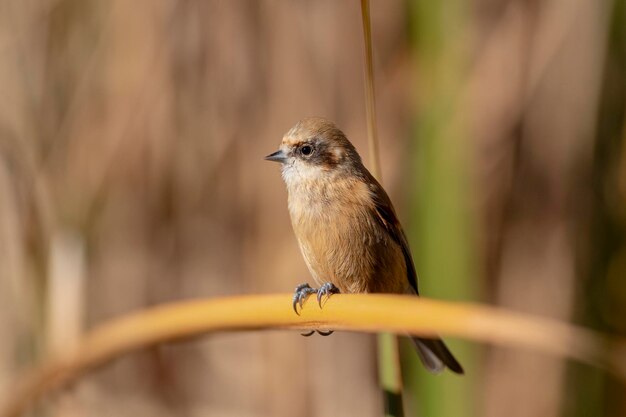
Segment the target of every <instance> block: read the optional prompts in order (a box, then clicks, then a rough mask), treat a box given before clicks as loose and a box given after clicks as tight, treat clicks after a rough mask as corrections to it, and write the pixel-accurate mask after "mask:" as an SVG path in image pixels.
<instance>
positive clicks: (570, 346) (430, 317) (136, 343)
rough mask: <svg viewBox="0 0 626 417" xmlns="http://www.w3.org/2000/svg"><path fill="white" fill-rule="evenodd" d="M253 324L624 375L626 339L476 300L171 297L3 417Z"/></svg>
mask: <svg viewBox="0 0 626 417" xmlns="http://www.w3.org/2000/svg"><path fill="white" fill-rule="evenodd" d="M255 329H256V330H259V329H298V330H302V329H322V330H330V329H333V330H349V331H360V332H390V333H395V334H414V335H434V334H440V335H450V336H457V337H462V338H466V339H470V340H474V341H481V342H490V343H496V344H501V345H507V346H514V347H522V348H530V349H535V350H539V351H544V352H547V353H551V354H555V355H558V356H565V357H569V358H573V359H577V360H579V361H583V362H587V363H590V364H594V365H596V366H601V367H604V368H607V369H609V370H611V371H612V372H613V373H614V374H616V375H618V376H620V377H621V378H623V379H624V380H626V364H625V360H624V355H623V353H624V350H625V349H624V346H626V343H625V342H623V341H617V340H610V339H608V338H607V337H605V336H602V335H600V334H597V333H594V332H592V331H589V330H585V329H583V328H580V327H575V326H571V325H568V324H565V323H561V322H557V321H554V320H548V319H542V318H539V317H533V316H529V315H524V314H519V313H513V312H510V311H506V310H503V309H498V308H493V307H487V306H481V305H477V304H461V303H450V302H443V301H434V300H430V299H425V298H422V297H420V298H417V297H411V296H400V295H382V294H338V295H334V296H333V297H332V298H331V299H329V300H328V301H327V302H325V303H324V306H323V309H320V308H319V307H318V306H317V303H316V302H315V301H314V300H309V301H307V302H306V303H305V305H304V308H303V310H302V314H301V315H296V314H294V312H293V310H292V308H291V295H290V294H280V295H258V296H241V297H229V298H216V299H208V300H197V301H187V302H178V303H172V304H166V305H162V306H159V307H155V308H151V309H148V310H144V311H140V312H137V313H134V314H129V315H125V316H123V317H121V318H119V319H115V320H112V321H110V322H108V323H104V324H102V325H100V326H99V327H96V328H95V329H93V330H92V331H91V332H90V333H88V334H87V335H86V336H85V337H84V338H83V340H82V341H81V342H80V343H79V344H78V345H77V346H76V347H75V348H74V349H73V350H71V351H67V352H63V354H61V355H57V356H54V357H49V358H48V359H47V360H46V361H44V363H43V364H42V365H41V366H40V367H38V368H37V369H35V370H33V371H32V372H31V373H30V374H28V375H26V376H25V377H24V378H23V379H22V380H21V382H20V384H18V385H17V388H16V390H15V392H10V393H7V394H8V395H7V397H6V398H7V403H6V404H4V406H3V407H0V417H15V416H18V415H21V414H22V413H23V412H24V411H25V410H26V409H27V408H28V407H29V406H31V405H32V404H33V403H34V402H35V401H36V400H37V399H39V398H40V397H41V396H43V395H44V394H47V393H49V392H50V391H52V390H54V389H58V388H61V387H63V386H65V385H67V384H69V383H70V382H73V381H74V380H76V379H78V378H79V377H80V376H81V375H82V374H83V373H85V372H86V371H88V370H91V369H93V368H95V367H97V366H101V365H103V364H105V363H107V362H109V361H111V360H113V359H116V358H119V357H121V356H123V355H125V354H128V353H129V352H132V351H135V350H138V349H142V348H146V347H149V346H153V345H156V344H160V343H164V342H171V341H175V340H181V339H186V338H192V337H197V336H200V335H203V334H207V333H210V332H220V331H241V330H255ZM294 337H296V336H295V335H294ZM609 348H613V349H612V350H609ZM618 348H619V349H618ZM620 351H621V354H620Z"/></svg>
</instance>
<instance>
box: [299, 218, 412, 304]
mask: <svg viewBox="0 0 626 417" xmlns="http://www.w3.org/2000/svg"><path fill="white" fill-rule="evenodd" d="M349 220H350V219H349ZM296 234H297V236H298V241H299V243H300V248H301V250H302V254H303V256H304V259H305V261H306V263H307V266H308V267H309V270H310V272H311V274H312V275H313V278H314V279H315V281H316V283H317V284H318V285H322V284H324V283H326V282H332V283H333V284H335V286H337V287H338V288H339V290H340V291H341V292H344V293H360V292H397V293H402V292H404V291H405V289H406V286H407V282H408V281H407V279H406V266H405V263H404V262H405V261H404V258H403V256H402V253H401V249H400V247H399V245H397V244H396V243H395V242H394V241H392V240H391V239H390V238H389V237H388V236H387V235H386V234H384V233H382V231H380V230H378V229H377V228H376V225H375V224H368V223H364V222H359V221H356V220H355V221H353V222H350V221H345V218H344V219H343V222H333V221H326V222H318V223H316V226H315V227H312V228H310V229H306V230H299V231H298V232H297V233H296Z"/></svg>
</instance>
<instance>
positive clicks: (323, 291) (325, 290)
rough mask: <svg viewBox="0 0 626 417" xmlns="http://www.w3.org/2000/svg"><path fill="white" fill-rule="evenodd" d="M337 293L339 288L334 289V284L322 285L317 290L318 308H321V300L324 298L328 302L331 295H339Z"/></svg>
mask: <svg viewBox="0 0 626 417" xmlns="http://www.w3.org/2000/svg"><path fill="white" fill-rule="evenodd" d="M339 292H340V291H339V288H337V287H335V284H333V283H332V282H327V283H326V284H324V285H322V286H321V287H320V289H319V290H317V303H318V304H319V305H320V308H322V299H323V298H324V296H326V299H327V300H328V299H329V298H330V296H331V295H333V294H339ZM320 334H321V333H320ZM324 336H327V335H324Z"/></svg>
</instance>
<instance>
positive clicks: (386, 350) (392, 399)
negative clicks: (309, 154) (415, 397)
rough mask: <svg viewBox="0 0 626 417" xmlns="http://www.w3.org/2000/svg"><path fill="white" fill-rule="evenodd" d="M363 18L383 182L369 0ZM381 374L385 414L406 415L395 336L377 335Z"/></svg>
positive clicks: (370, 121) (373, 132) (375, 157)
mask: <svg viewBox="0 0 626 417" xmlns="http://www.w3.org/2000/svg"><path fill="white" fill-rule="evenodd" d="M361 17H362V18H363V43H364V56H365V68H364V72H365V77H364V78H365V111H366V116H367V140H368V145H369V150H370V170H371V172H372V174H373V175H374V177H375V178H376V179H377V180H378V181H380V182H382V172H381V169H380V156H379V152H378V134H377V126H376V95H375V93H374V91H375V90H374V64H373V58H372V57H373V54H372V25H371V21H370V7H369V0H361ZM378 374H379V381H380V386H381V388H382V389H383V395H384V403H385V415H386V416H394V417H401V416H403V415H404V409H403V404H402V376H401V373H400V355H399V352H398V338H397V337H396V336H395V335H392V334H388V333H383V334H380V335H379V336H378Z"/></svg>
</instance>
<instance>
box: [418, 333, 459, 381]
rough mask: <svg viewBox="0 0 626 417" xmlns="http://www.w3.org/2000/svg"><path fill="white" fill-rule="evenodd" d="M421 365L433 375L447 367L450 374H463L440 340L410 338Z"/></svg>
mask: <svg viewBox="0 0 626 417" xmlns="http://www.w3.org/2000/svg"><path fill="white" fill-rule="evenodd" d="M411 340H412V341H413V344H414V345H415V348H416V349H417V354H418V355H419V357H420V359H421V360H422V363H423V364H424V366H425V367H426V369H428V371H430V372H432V373H433V374H438V373H440V372H442V371H443V370H444V369H445V368H446V367H448V368H449V369H450V370H451V371H452V372H454V373H457V374H460V375H462V374H464V371H463V367H462V366H461V364H460V363H459V362H458V361H457V360H456V358H455V357H454V355H453V354H452V352H450V350H449V349H448V347H447V346H446V345H445V343H443V340H441V339H430V338H423V337H411Z"/></svg>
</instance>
